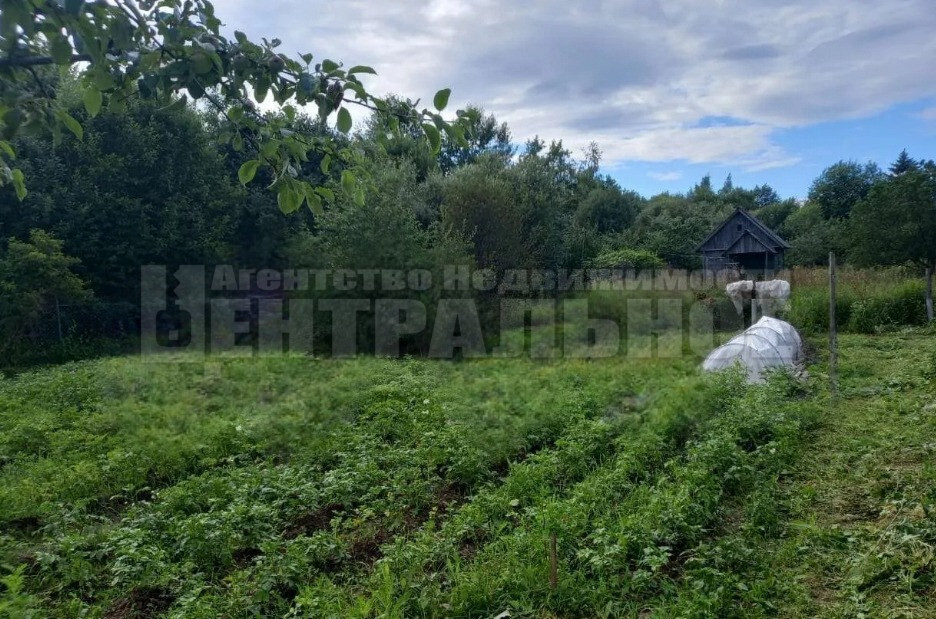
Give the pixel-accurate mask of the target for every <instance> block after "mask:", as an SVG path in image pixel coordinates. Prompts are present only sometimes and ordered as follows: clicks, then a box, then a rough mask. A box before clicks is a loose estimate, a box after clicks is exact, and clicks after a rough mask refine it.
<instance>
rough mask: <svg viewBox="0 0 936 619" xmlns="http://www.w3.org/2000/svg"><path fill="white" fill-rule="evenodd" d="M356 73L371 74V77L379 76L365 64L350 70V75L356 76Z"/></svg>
mask: <svg viewBox="0 0 936 619" xmlns="http://www.w3.org/2000/svg"><path fill="white" fill-rule="evenodd" d="M355 73H370V74H371V75H377V71H374V70H373V69H372V68H371V67H369V66H367V65H363V64H358V65H354V66H353V67H351V68H350V69H348V75H354V74H355Z"/></svg>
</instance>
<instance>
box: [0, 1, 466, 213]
mask: <svg viewBox="0 0 936 619" xmlns="http://www.w3.org/2000/svg"><path fill="white" fill-rule="evenodd" d="M0 7H2V20H0V54H2V57H0V85H2V94H0V184H12V185H13V186H14V188H15V190H16V193H17V196H18V197H19V198H20V199H22V198H23V197H25V195H26V191H27V189H26V182H25V174H24V172H23V170H22V169H21V168H18V167H14V165H15V159H16V150H15V148H14V145H13V144H12V143H11V140H12V139H13V138H15V137H16V136H18V135H34V136H35V135H44V134H46V133H51V135H52V137H53V140H54V141H55V142H56V143H58V142H59V141H60V140H61V136H62V132H63V131H67V132H70V133H72V134H74V135H75V136H76V137H77V138H78V139H79V140H80V139H82V138H83V136H84V124H83V122H82V121H81V120H80V118H81V116H78V115H76V114H74V113H73V110H69V109H68V108H67V107H66V106H64V105H62V103H61V102H60V101H59V99H58V98H57V97H56V92H55V90H54V89H53V88H50V87H49V86H48V84H47V83H46V82H45V81H44V80H43V79H42V77H41V76H40V75H39V73H38V72H37V70H38V69H41V68H42V67H47V66H50V65H58V66H61V67H74V70H75V71H76V72H77V74H78V75H79V77H80V84H81V99H82V101H83V106H84V110H85V112H86V113H87V116H89V117H94V116H97V115H98V114H99V113H100V112H101V111H102V110H106V109H110V110H113V111H119V110H122V109H124V108H125V107H126V105H127V104H128V102H129V101H131V100H133V99H136V98H140V99H149V100H153V101H156V102H158V104H159V105H160V106H162V107H163V108H164V109H178V108H179V107H182V106H184V105H185V104H186V101H187V100H188V99H189V98H191V99H193V100H204V101H206V102H207V104H208V105H209V106H211V107H213V108H214V109H215V110H216V112H217V113H218V114H221V115H223V116H224V118H225V119H226V121H227V122H226V126H225V127H224V128H223V130H222V131H221V132H220V133H219V138H220V139H221V140H222V141H224V142H228V143H230V144H231V145H232V147H233V148H234V149H236V150H241V149H243V148H245V146H246V145H248V144H249V145H252V147H253V150H254V152H255V157H254V158H253V159H250V160H248V161H245V162H244V163H243V164H242V165H241V167H240V168H239V171H238V176H239V178H240V180H241V182H242V183H244V184H246V183H248V182H250V181H252V180H253V179H254V178H255V176H256V174H257V171H258V170H259V169H260V168H263V167H268V168H269V169H270V171H271V176H272V182H271V183H270V185H269V186H270V187H271V188H272V189H273V190H274V191H275V192H276V193H277V202H278V205H279V207H280V209H281V210H282V211H283V212H292V211H295V210H298V209H299V208H300V207H301V206H302V205H303V203H306V204H308V206H309V207H310V208H311V209H312V210H313V211H317V212H318V211H320V210H321V206H322V203H323V201H324V202H330V201H332V200H333V193H332V192H330V191H323V190H322V189H323V188H322V187H319V186H316V185H314V184H312V183H310V182H309V181H308V180H305V179H300V178H298V176H299V175H298V172H297V170H298V168H300V167H301V166H302V165H303V164H304V163H305V162H307V161H308V159H309V154H310V153H311V152H315V153H319V154H320V155H321V157H322V167H323V169H325V170H326V171H327V168H328V166H329V165H330V163H331V162H332V161H341V162H343V163H344V164H345V169H344V171H343V174H344V182H343V183H342V184H341V187H342V189H343V190H344V191H345V192H347V193H348V194H349V195H351V196H353V197H354V199H355V200H356V201H357V202H358V203H360V202H362V201H363V197H364V185H363V183H361V182H360V181H359V179H357V178H356V176H355V174H354V169H355V167H357V164H359V156H358V154H357V153H356V152H355V151H353V150H350V149H348V148H344V147H342V145H341V144H340V143H339V142H336V141H335V140H333V139H332V138H331V136H328V135H324V136H323V135H319V134H309V133H307V132H304V131H302V130H301V128H297V127H296V126H295V125H294V123H293V121H294V120H295V118H296V116H297V112H298V110H297V107H296V106H299V107H302V106H305V105H313V106H314V107H315V109H316V111H317V114H318V116H319V117H320V118H321V119H323V120H325V119H329V118H333V119H334V122H335V126H336V127H337V129H338V130H339V131H340V132H342V133H348V132H349V131H350V130H351V127H352V117H351V114H350V112H349V111H348V107H349V105H358V106H362V107H365V108H368V109H371V110H373V111H375V112H376V113H378V114H380V115H383V116H386V117H388V119H389V120H388V123H387V126H388V128H389V130H390V132H391V133H393V132H396V131H398V130H399V127H400V126H401V125H406V126H408V127H413V128H415V129H416V130H417V131H418V132H419V134H420V136H421V137H422V138H423V139H425V140H426V142H427V144H428V145H429V148H430V150H431V151H432V152H433V153H438V152H439V150H440V149H441V146H442V135H446V136H448V137H449V138H450V139H452V140H454V141H456V142H458V143H459V144H461V145H462V146H464V147H467V146H468V144H467V141H466V140H465V138H464V135H465V125H466V124H467V123H468V122H469V121H470V120H471V118H472V115H471V114H470V113H468V112H465V111H463V110H459V111H458V112H456V119H457V122H455V123H450V122H447V121H446V120H445V119H444V118H443V117H442V116H441V115H440V112H442V111H443V110H445V108H446V107H447V106H448V100H449V96H450V90H449V89H442V90H440V91H438V92H437V93H436V95H435V96H434V97H433V101H432V108H423V109H418V108H417V105H418V102H414V103H410V102H408V101H407V102H406V103H405V104H400V102H397V104H396V105H394V106H393V108H392V109H391V106H390V105H389V104H388V101H387V100H386V99H384V98H381V97H377V96H374V95H373V94H371V93H370V92H369V91H368V90H367V89H366V87H365V85H364V83H363V81H362V79H361V78H362V76H366V75H368V74H374V73H375V71H374V69H373V68H371V67H369V66H366V65H353V66H348V67H346V66H345V65H343V64H342V63H340V62H338V61H335V60H332V59H329V58H322V59H316V58H315V57H314V56H313V55H312V54H310V53H307V54H302V55H300V56H299V57H297V58H292V57H289V56H287V55H285V54H283V53H281V52H280V51H279V50H278V48H279V46H280V44H281V42H280V41H279V40H278V39H272V40H269V41H268V40H266V39H262V40H261V41H260V42H254V41H251V40H250V39H249V38H248V37H247V35H245V34H244V33H242V32H235V34H234V38H233V39H228V38H226V37H225V36H223V35H222V33H221V30H220V28H221V20H220V19H219V18H218V17H217V16H216V15H215V11H214V6H213V5H212V4H211V2H209V1H208V0H158V1H157V0H142V1H140V2H138V1H136V0H113V1H109V2H106V1H102V0H97V1H84V0H3V2H2V4H0ZM268 98H269V99H272V101H273V102H275V103H276V104H277V105H278V106H280V107H281V109H282V112H283V113H282V114H280V115H273V116H271V115H268V114H263V113H261V112H260V111H259V110H258V109H257V105H256V104H257V103H263V102H264V101H266V100H267V99H268Z"/></svg>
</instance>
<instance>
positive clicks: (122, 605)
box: [104, 587, 175, 619]
mask: <svg viewBox="0 0 936 619" xmlns="http://www.w3.org/2000/svg"><path fill="white" fill-rule="evenodd" d="M173 601H175V597H174V596H173V595H172V593H170V592H169V590H168V589H165V588H162V587H140V588H137V589H134V590H133V591H131V592H130V593H129V594H127V595H126V596H124V597H122V598H119V599H118V600H117V601H115V602H114V603H113V604H111V606H110V608H109V609H108V610H107V612H106V613H104V619H146V618H149V617H158V616H159V615H161V614H163V613H164V612H166V611H167V610H168V609H169V607H170V606H172V602H173Z"/></svg>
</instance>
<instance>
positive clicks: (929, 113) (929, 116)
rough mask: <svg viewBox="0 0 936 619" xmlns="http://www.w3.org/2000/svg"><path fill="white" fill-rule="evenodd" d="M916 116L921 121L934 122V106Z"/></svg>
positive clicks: (935, 108)
mask: <svg viewBox="0 0 936 619" xmlns="http://www.w3.org/2000/svg"><path fill="white" fill-rule="evenodd" d="M918 116H919V117H920V118H922V119H923V120H936V105H934V106H933V107H928V108H926V109H925V110H923V111H921V112H920V113H919V114H918Z"/></svg>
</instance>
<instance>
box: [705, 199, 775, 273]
mask: <svg viewBox="0 0 936 619" xmlns="http://www.w3.org/2000/svg"><path fill="white" fill-rule="evenodd" d="M789 248H790V245H789V243H787V242H786V241H784V240H783V239H781V238H780V236H779V235H777V233H776V232H774V231H773V230H771V229H770V228H768V227H767V226H765V225H764V224H763V223H761V221H760V220H758V219H757V218H756V217H754V216H753V215H751V214H750V213H748V212H747V211H745V210H742V209H740V208H739V209H736V210H735V212H734V213H732V214H731V216H730V217H728V219H726V220H725V221H724V222H722V224H721V225H720V226H718V227H717V228H715V230H714V231H713V232H712V233H711V234H710V235H708V237H707V238H706V239H705V240H704V241H702V243H701V244H700V245H699V247H698V249H697V251H699V252H700V253H701V254H702V262H703V268H705V269H708V270H711V271H721V270H724V269H737V270H740V271H744V272H745V273H748V274H750V275H749V277H751V278H754V277H755V276H756V275H757V274H763V275H764V278H765V279H766V277H767V275H768V274H769V273H770V272H772V271H776V270H778V269H782V268H783V254H784V252H785V251H786V250H787V249H789Z"/></svg>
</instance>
